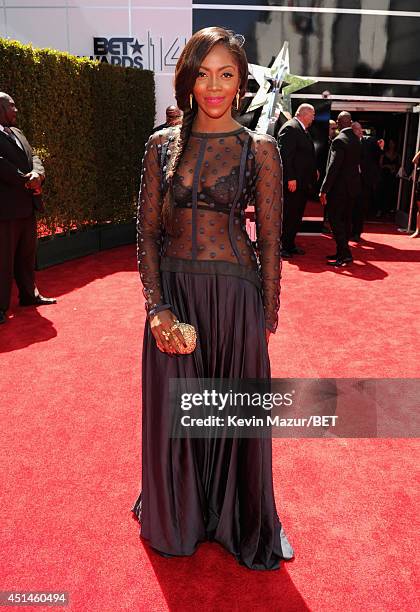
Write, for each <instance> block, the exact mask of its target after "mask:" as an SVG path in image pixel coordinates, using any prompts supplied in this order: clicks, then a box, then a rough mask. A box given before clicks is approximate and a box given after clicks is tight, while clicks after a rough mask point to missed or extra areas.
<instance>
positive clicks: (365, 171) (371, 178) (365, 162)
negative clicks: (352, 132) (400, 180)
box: [360, 136, 382, 188]
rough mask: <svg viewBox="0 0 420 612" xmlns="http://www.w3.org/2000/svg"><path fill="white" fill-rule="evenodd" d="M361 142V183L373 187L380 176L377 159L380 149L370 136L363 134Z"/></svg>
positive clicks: (380, 152)
mask: <svg viewBox="0 0 420 612" xmlns="http://www.w3.org/2000/svg"><path fill="white" fill-rule="evenodd" d="M361 143H362V151H361V157H360V170H361V172H362V184H363V185H371V186H372V187H374V188H375V187H376V186H377V184H378V182H379V179H380V176H381V167H380V165H379V160H380V157H381V155H382V151H381V148H380V147H379V145H378V143H377V142H376V140H375V139H374V138H372V137H371V136H363V138H362V140H361Z"/></svg>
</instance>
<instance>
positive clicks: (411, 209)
mask: <svg viewBox="0 0 420 612" xmlns="http://www.w3.org/2000/svg"><path fill="white" fill-rule="evenodd" d="M418 168H419V167H418V165H417V164H416V165H415V166H414V170H413V187H412V189H411V199H410V210H409V213H408V224H407V230H406V231H407V232H408V233H409V232H411V229H410V228H411V221H412V220H413V212H414V200H415V197H416V188H417V171H418Z"/></svg>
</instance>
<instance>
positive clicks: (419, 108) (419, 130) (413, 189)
mask: <svg viewBox="0 0 420 612" xmlns="http://www.w3.org/2000/svg"><path fill="white" fill-rule="evenodd" d="M413 110H415V112H417V113H418V112H419V111H420V105H419V106H417V107H415V108H414V109H413ZM419 145H420V115H419V122H418V126H417V139H416V148H415V152H416V153H417V151H418V150H419ZM417 169H418V165H417V164H416V165H415V166H414V170H413V185H412V187H411V198H410V210H409V212H408V223H407V228H406V229H402V230H400V231H402V232H405V233H407V234H409V233H410V232H411V229H410V227H411V221H412V219H413V211H414V200H415V196H416V185H417Z"/></svg>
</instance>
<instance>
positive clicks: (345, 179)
mask: <svg viewBox="0 0 420 612" xmlns="http://www.w3.org/2000/svg"><path fill="white" fill-rule="evenodd" d="M337 123H338V129H339V130H340V133H339V135H338V136H337V137H336V138H334V140H333V141H332V144H331V149H330V155H329V158H328V167H327V174H326V176H325V178H324V181H323V183H322V186H321V192H320V194H319V199H320V202H321V204H323V205H324V206H325V205H326V204H327V201H328V218H329V220H330V223H331V229H332V232H333V235H334V240H335V241H336V244H337V250H336V253H335V254H334V255H328V256H327V259H328V264H329V265H331V266H335V267H342V266H346V265H347V264H348V263H351V262H352V261H353V257H352V254H351V251H350V249H349V245H348V241H349V238H350V230H351V218H352V210H353V206H354V203H355V201H356V199H357V197H358V196H359V195H360V193H361V191H362V187H361V178H360V150H361V144H360V139H359V138H358V137H357V136H356V134H355V133H354V132H353V129H352V127H351V126H352V120H351V115H350V113H348V112H347V111H343V112H341V113H340V114H339V115H338V119H337Z"/></svg>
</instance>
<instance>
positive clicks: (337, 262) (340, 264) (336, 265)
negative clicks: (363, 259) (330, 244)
mask: <svg viewBox="0 0 420 612" xmlns="http://www.w3.org/2000/svg"><path fill="white" fill-rule="evenodd" d="M352 261H353V260H352V259H336V260H335V261H327V265H329V266H334V268H345V267H346V266H347V265H348V264H349V263H351V262H352Z"/></svg>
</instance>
